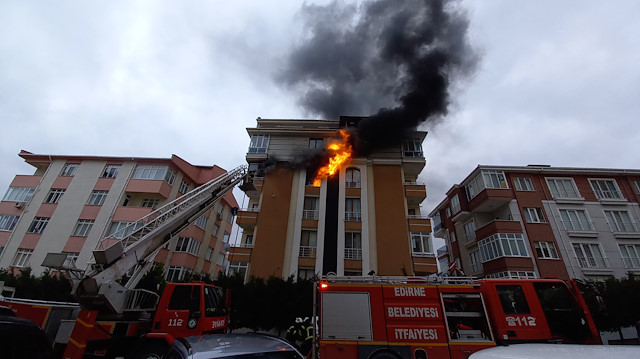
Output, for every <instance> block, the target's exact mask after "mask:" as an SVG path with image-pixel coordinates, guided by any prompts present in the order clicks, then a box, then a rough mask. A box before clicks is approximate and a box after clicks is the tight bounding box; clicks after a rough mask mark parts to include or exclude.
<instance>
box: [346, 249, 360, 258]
mask: <svg viewBox="0 0 640 359" xmlns="http://www.w3.org/2000/svg"><path fill="white" fill-rule="evenodd" d="M344 259H362V249H360V248H345V249H344Z"/></svg>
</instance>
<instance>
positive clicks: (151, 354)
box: [127, 340, 169, 359]
mask: <svg viewBox="0 0 640 359" xmlns="http://www.w3.org/2000/svg"><path fill="white" fill-rule="evenodd" d="M168 351H169V346H168V345H167V343H166V342H165V341H163V340H146V341H143V342H140V343H138V345H136V347H135V348H133V350H132V351H131V352H130V353H129V355H127V359H161V358H162V356H163V355H164V354H166V353H167V352H168Z"/></svg>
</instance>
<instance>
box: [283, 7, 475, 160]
mask: <svg viewBox="0 0 640 359" xmlns="http://www.w3.org/2000/svg"><path fill="white" fill-rule="evenodd" d="M301 15H302V20H303V21H304V25H305V27H304V28H305V34H304V35H303V38H304V39H303V41H301V42H300V44H299V45H298V46H297V47H296V48H295V49H294V50H293V51H292V52H291V54H290V55H289V58H288V63H287V64H286V67H285V70H284V71H283V72H282V73H280V74H279V78H278V79H279V80H280V81H281V82H282V83H283V84H285V85H287V86H288V87H290V88H291V89H293V90H295V91H296V92H297V93H299V94H300V97H299V99H298V101H299V103H300V105H301V106H302V107H303V108H304V109H305V110H306V111H307V112H308V113H310V114H312V115H316V116H320V117H322V118H325V119H331V120H333V119H338V118H339V116H341V115H351V116H368V118H366V119H364V120H361V121H360V122H359V124H358V127H357V130H356V136H353V138H354V143H353V145H354V148H355V150H356V152H357V153H358V154H359V155H366V154H368V153H370V152H371V151H373V150H375V149H376V148H381V147H387V146H391V145H397V144H398V143H399V142H400V141H401V140H402V138H403V137H404V136H405V135H406V134H407V133H409V132H411V131H412V130H414V129H415V128H416V127H417V126H418V125H420V124H422V123H425V122H432V121H437V120H438V119H440V118H442V117H443V116H444V115H446V114H447V108H448V105H449V103H450V88H451V87H452V85H454V84H456V83H459V80H460V79H465V78H467V77H468V76H469V75H470V74H472V73H473V70H474V68H475V65H476V63H477V58H478V57H477V55H476V54H475V53H474V51H473V50H472V48H471V46H470V45H469V43H468V41H467V36H466V34H467V28H468V20H467V17H466V12H465V11H464V9H462V7H461V6H460V4H459V2H458V1H453V0H452V1H447V0H376V1H363V2H360V3H359V4H357V5H354V4H344V3H343V2H341V1H334V2H332V3H330V4H328V5H326V6H317V5H304V6H303V8H302V11H301Z"/></svg>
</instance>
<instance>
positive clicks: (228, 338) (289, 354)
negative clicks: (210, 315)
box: [163, 333, 304, 359]
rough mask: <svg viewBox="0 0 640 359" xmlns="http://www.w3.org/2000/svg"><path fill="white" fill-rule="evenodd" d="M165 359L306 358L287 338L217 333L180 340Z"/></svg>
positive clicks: (253, 334)
mask: <svg viewBox="0 0 640 359" xmlns="http://www.w3.org/2000/svg"><path fill="white" fill-rule="evenodd" d="M163 358H165V359H213V358H233V359H304V357H303V356H302V354H300V352H299V351H298V350H296V349H295V348H294V347H293V346H291V345H290V344H289V343H287V342H286V341H285V340H284V339H282V338H278V337H273V336H269V335H265V334H255V333H247V334H213V335H205V336H193V337H188V338H185V339H180V340H176V341H175V342H174V343H173V345H172V347H171V349H170V351H169V353H167V355H165V356H164V357H163Z"/></svg>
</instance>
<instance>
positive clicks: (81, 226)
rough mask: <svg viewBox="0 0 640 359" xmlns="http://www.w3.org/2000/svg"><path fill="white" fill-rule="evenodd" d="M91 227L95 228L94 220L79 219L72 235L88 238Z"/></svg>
mask: <svg viewBox="0 0 640 359" xmlns="http://www.w3.org/2000/svg"><path fill="white" fill-rule="evenodd" d="M91 227H93V220H90V219H79V220H78V223H76V227H75V228H74V229H73V233H71V235H72V236H78V237H86V236H88V235H89V231H91Z"/></svg>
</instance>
